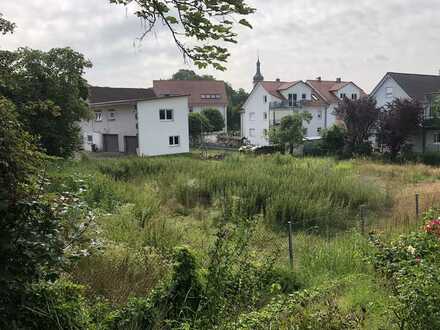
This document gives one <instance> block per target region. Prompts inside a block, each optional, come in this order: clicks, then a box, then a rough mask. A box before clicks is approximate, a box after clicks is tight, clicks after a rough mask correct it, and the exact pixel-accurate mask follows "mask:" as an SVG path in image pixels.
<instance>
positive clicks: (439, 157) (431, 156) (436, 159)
mask: <svg viewBox="0 0 440 330" xmlns="http://www.w3.org/2000/svg"><path fill="white" fill-rule="evenodd" d="M419 157H420V160H421V162H422V163H423V164H425V165H433V166H439V165H440V152H435V151H432V152H425V153H422V154H420V156H419Z"/></svg>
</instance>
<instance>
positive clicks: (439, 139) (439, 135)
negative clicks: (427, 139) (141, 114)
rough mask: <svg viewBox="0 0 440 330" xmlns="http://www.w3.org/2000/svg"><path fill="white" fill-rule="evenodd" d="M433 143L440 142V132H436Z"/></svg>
mask: <svg viewBox="0 0 440 330" xmlns="http://www.w3.org/2000/svg"><path fill="white" fill-rule="evenodd" d="M433 144H436V145H438V144H440V132H436V133H434V134H433Z"/></svg>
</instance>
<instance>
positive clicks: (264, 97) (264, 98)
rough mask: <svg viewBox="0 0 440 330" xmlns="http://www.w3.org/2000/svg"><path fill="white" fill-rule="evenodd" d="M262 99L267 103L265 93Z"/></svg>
mask: <svg viewBox="0 0 440 330" xmlns="http://www.w3.org/2000/svg"><path fill="white" fill-rule="evenodd" d="M263 101H264V103H267V95H264V96H263Z"/></svg>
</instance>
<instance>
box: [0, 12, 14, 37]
mask: <svg viewBox="0 0 440 330" xmlns="http://www.w3.org/2000/svg"><path fill="white" fill-rule="evenodd" d="M15 27H16V25H15V23H13V22H11V21H8V20H7V19H5V18H3V14H2V13H0V33H1V34H6V33H13V32H14V29H15Z"/></svg>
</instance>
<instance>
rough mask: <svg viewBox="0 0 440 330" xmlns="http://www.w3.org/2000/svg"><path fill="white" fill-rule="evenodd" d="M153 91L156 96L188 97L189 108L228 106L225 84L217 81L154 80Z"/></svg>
mask: <svg viewBox="0 0 440 330" xmlns="http://www.w3.org/2000/svg"><path fill="white" fill-rule="evenodd" d="M153 90H154V92H155V93H156V95H157V96H166V95H183V94H184V95H190V97H189V106H190V107H192V106H209V105H220V106H226V105H227V104H228V97H227V94H226V87H225V83H224V82H223V81H218V80H154V81H153ZM217 95H218V97H217V98H215V97H212V96H217ZM207 96H208V97H207Z"/></svg>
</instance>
